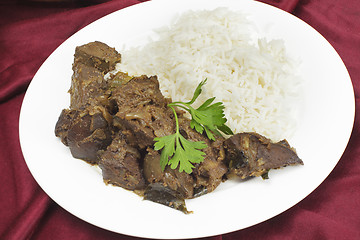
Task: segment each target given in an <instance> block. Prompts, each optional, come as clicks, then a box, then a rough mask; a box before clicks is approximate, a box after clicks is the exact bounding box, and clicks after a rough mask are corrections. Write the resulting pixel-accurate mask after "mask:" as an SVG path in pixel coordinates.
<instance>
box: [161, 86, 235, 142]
mask: <svg viewBox="0 0 360 240" xmlns="http://www.w3.org/2000/svg"><path fill="white" fill-rule="evenodd" d="M206 81H207V79H205V80H204V81H202V82H200V84H199V85H198V86H197V88H196V89H195V92H194V95H193V97H192V99H191V100H190V101H189V102H172V103H169V104H168V106H177V107H181V108H183V109H185V110H186V111H188V112H189V113H190V114H191V117H192V119H191V122H190V126H191V128H193V129H195V130H196V131H197V132H199V133H201V134H202V133H203V132H204V130H205V132H206V135H207V137H208V138H209V139H210V140H215V136H214V134H216V135H219V136H220V135H221V134H220V132H219V130H220V131H221V132H223V133H225V134H226V135H232V134H234V133H233V132H232V131H231V129H230V128H229V127H228V126H226V125H225V123H226V121H227V120H226V118H225V114H224V108H225V106H224V105H223V103H222V102H217V103H214V104H211V103H212V102H213V101H214V100H215V97H212V98H209V99H208V100H206V101H205V102H204V103H203V104H202V105H201V106H200V107H198V108H196V109H195V108H193V107H192V106H191V104H193V103H194V102H195V100H196V99H197V98H198V97H199V95H200V94H201V92H202V89H201V87H202V86H203V85H204V84H205V83H206Z"/></svg>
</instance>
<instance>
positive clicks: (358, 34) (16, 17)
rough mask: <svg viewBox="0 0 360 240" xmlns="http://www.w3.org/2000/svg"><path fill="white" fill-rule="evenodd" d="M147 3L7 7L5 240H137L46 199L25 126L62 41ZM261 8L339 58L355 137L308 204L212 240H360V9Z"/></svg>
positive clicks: (0, 192) (299, 2) (0, 107)
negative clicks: (349, 89)
mask: <svg viewBox="0 0 360 240" xmlns="http://www.w3.org/2000/svg"><path fill="white" fill-rule="evenodd" d="M141 2H142V1H138V0H113V1H106V2H103V3H101V1H92V3H93V5H90V6H89V3H87V4H86V5H87V6H85V4H84V2H83V1H75V0H73V1H67V3H66V4H65V5H61V4H59V3H58V4H54V3H53V4H50V3H43V4H40V3H33V2H32V3H31V1H29V0H28V1H18V2H17V3H13V2H12V1H4V0H2V1H1V0H0V53H1V57H0V126H1V131H0V163H1V168H0V182H1V188H0V239H138V238H135V237H129V236H124V235H121V234H117V233H113V232H110V231H107V230H104V229H100V228H98V227H96V226H93V225H91V224H88V223H86V222H84V221H82V220H80V219H78V218H77V217H75V216H73V215H72V214H70V213H68V212H67V211H65V210H63V209H62V208H61V207H60V206H58V205H57V204H56V203H55V202H53V201H52V200H51V199H50V198H49V197H48V196H47V195H46V194H45V193H44V192H43V191H42V189H41V188H40V187H39V185H38V184H37V183H36V181H35V180H34V178H33V177H32V176H31V174H30V172H29V170H28V168H27V166H26V163H25V161H24V159H23V156H22V153H21V149H20V144H19V137H18V132H19V131H18V127H19V124H18V120H19V119H18V118H19V113H20V108H21V103H22V99H23V97H24V93H25V91H26V88H27V86H28V84H29V83H30V82H31V79H32V77H33V76H34V74H35V73H36V71H37V70H38V68H39V67H40V66H41V64H42V63H43V62H44V61H45V60H46V58H47V57H48V56H49V55H50V54H51V53H52V52H53V51H54V50H55V49H56V48H57V47H58V46H59V45H60V44H61V43H62V42H63V41H65V40H66V39H67V38H68V37H70V36H71V35H72V34H73V33H75V32H76V31H78V30H79V29H81V28H83V27H84V26H86V25H87V24H89V23H91V22H92V21H95V20H96V19H98V18H100V17H102V16H105V15H106V14H108V13H111V12H114V11H116V10H119V9H122V8H124V7H127V6H131V5H133V4H139V3H141ZM261 2H264V3H267V4H270V5H273V6H275V7H278V8H281V9H283V10H285V11H288V12H290V13H291V14H293V15H295V16H297V17H299V18H300V19H302V20H304V21H305V22H307V23H308V24H310V25H311V26H312V27H314V28H315V29H316V30H317V31H319V32H320V33H321V34H322V35H323V36H324V37H325V38H326V39H327V40H328V41H329V42H330V43H331V44H332V45H333V46H334V48H335V49H336V50H337V52H338V53H339V55H340V56H341V57H342V59H343V61H344V63H345V65H346V66H347V68H348V71H349V74H350V76H351V79H352V82H353V85H354V90H355V98H356V99H355V101H356V117H355V124H354V129H353V133H352V136H351V138H350V142H349V144H348V147H347V149H346V151H345V153H344V155H343V156H342V158H341V160H340V161H339V163H338V165H337V166H336V167H335V169H334V171H333V172H332V173H331V174H330V175H329V177H328V178H327V179H326V180H325V181H324V182H323V183H322V184H321V185H320V186H319V187H318V188H317V189H316V190H315V191H314V192H313V193H311V194H310V195H309V196H308V197H307V198H305V199H304V200H303V201H301V202H300V203H298V204H297V205H295V206H294V207H292V208H291V209H289V210H287V211H285V212H284V213H282V214H280V215H279V216H276V217H274V218H272V219H269V220H268V221H265V222H263V223H260V224H257V225H255V226H252V227H249V228H247V229H243V230H240V231H236V232H233V233H229V234H224V235H221V236H213V237H208V238H206V239H207V240H215V239H216V240H220V239H227V240H232V239H277V240H278V239H360V129H359V128H360V119H359V114H360V107H359V103H360V102H359V101H360V100H359V93H360V14H359V13H360V2H359V1H358V0H345V1H337V0H261ZM95 3H96V4H95ZM299 41H301V40H299ZM334 114H336V113H334ZM329 131H331V129H330V130H329ZM309 137H311V136H309ZM238 217H241V216H238ZM218 221H219V224H226V223H225V221H224V219H221V220H218ZM200 224H201V223H200ZM194 231H196V229H194Z"/></svg>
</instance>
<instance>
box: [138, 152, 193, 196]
mask: <svg viewBox="0 0 360 240" xmlns="http://www.w3.org/2000/svg"><path fill="white" fill-rule="evenodd" d="M143 169H144V177H145V179H146V180H147V181H148V182H149V183H161V184H163V185H164V186H167V187H168V188H170V189H172V190H174V191H176V192H178V193H179V194H181V196H182V197H183V198H192V197H193V190H194V180H193V178H192V176H191V175H189V174H187V173H185V172H179V171H178V170H174V169H171V168H170V167H166V168H165V170H164V171H162V170H161V167H160V153H159V152H157V151H154V150H153V149H151V148H149V149H148V154H147V155H146V156H145V158H144V165H143Z"/></svg>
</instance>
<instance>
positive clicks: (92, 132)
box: [55, 110, 111, 164]
mask: <svg viewBox="0 0 360 240" xmlns="http://www.w3.org/2000/svg"><path fill="white" fill-rule="evenodd" d="M55 134H56V136H58V137H61V140H62V142H63V143H64V144H65V145H67V146H69V148H70V151H71V154H72V155H73V157H74V158H79V159H82V160H85V161H87V162H88V163H90V164H96V163H97V162H98V155H97V154H98V151H99V150H102V149H105V148H106V147H107V146H108V145H109V144H110V143H111V126H110V125H109V122H108V121H107V120H106V119H105V117H104V116H103V113H102V112H100V111H99V112H96V113H89V112H88V111H86V110H84V111H76V110H63V111H62V114H61V115H60V117H59V120H58V122H57V124H56V127H55Z"/></svg>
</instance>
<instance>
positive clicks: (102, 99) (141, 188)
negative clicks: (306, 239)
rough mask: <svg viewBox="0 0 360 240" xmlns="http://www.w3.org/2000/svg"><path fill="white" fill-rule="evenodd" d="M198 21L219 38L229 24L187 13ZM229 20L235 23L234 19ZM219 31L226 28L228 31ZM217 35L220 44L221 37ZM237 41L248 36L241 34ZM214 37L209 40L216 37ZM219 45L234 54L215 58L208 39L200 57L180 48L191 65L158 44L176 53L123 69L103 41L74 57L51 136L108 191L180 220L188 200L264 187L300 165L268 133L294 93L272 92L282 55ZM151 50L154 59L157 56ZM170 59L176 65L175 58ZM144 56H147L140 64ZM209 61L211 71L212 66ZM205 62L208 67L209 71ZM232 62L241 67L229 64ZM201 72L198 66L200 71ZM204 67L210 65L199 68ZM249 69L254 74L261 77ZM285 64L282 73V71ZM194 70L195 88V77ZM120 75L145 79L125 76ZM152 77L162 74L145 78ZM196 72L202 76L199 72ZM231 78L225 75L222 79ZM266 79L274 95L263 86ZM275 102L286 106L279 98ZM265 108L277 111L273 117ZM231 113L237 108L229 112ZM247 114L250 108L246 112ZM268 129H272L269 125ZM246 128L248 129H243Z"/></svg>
mask: <svg viewBox="0 0 360 240" xmlns="http://www.w3.org/2000/svg"><path fill="white" fill-rule="evenodd" d="M202 14H207V17H206V16H205V17H206V19H207V22H210V24H211V26H210V25H209V26H207V28H208V29H211V31H212V30H214V29H216V27H215V25H214V21H215V22H216V21H217V22H219V19H222V18H221V17H224V15H226V16H227V17H231V14H229V12H228V11H227V10H224V9H216V10H214V11H211V12H197V13H196V12H191V13H188V15H186V17H185V18H184V19H186V20H189V19H190V20H191V19H192V18H194V15H200V16H201V15H202ZM209 14H210V15H209ZM233 17H235V18H237V17H238V14H235V15H233ZM203 18H204V16H202V17H198V18H195V19H193V21H191V24H190V25H188V26H187V27H185V29H187V30H189V29H190V28H191V27H192V26H195V27H196V25H197V22H196V19H198V20H199V19H203ZM214 18H215V20H214ZM212 20H214V21H212ZM202 21H203V20H202ZM180 22H181V21H180ZM220 22H221V21H220ZM182 24H184V23H183V21H182ZM221 24H225V25H226V26H227V27H228V26H229V25H231V23H230V21H229V22H227V23H224V22H221ZM221 24H220V25H221ZM177 25H179V24H178V23H176V24H175V25H174V26H177ZM180 25H181V24H180ZM185 25H186V23H185ZM202 25H204V23H202ZM205 25H206V24H205ZM205 29H206V26H205ZM220 30H221V28H220ZM229 30H230V32H231V31H232V29H231V28H230V29H228V31H229ZM179 31H180V32H181V33H183V32H184V31H185V30H184V29H180V30H176V27H175V28H173V29H172V30H171V31H168V30H167V31H166V32H168V33H174V32H179ZM216 31H217V32H218V33H219V34H223V35H224V33H222V32H221V31H222V30H221V31H220V32H219V29H217V30H216ZM239 32H241V33H242V34H245V31H239ZM194 33H195V34H197V33H196V31H192V33H185V37H186V36H189V35H191V34H194ZM207 34H208V35H209V33H207ZM228 34H229V32H228ZM160 35H161V34H160ZM210 35H211V37H213V38H214V33H211V34H210ZM233 35H234V34H233ZM176 36H177V37H175V38H176V39H181V40H180V42H181V41H182V40H184V38H183V37H184V36H182V35H181V34H177V35H176ZM221 37H225V38H226V39H225V40H224V39H220V40H217V41H218V44H221V43H224V41H225V42H226V44H228V43H229V41H230V42H231V44H230V45H231V46H232V47H235V49H236V51H237V52H236V51H235V50H234V51H231V50H230V49H229V48H227V47H226V46H224V44H223V45H221V46H218V47H219V48H220V49H221V50H220V49H216V47H215V45H214V43H213V42H211V41H210V40H211V39H210V38H209V37H204V39H203V40H202V41H205V42H208V41H210V45H211V46H213V49H212V50H211V49H210V48H209V49H207V50H206V51H205V53H204V52H201V51H202V50H204V49H206V46H204V47H202V48H201V47H198V46H196V44H199V43H195V42H196V40H192V41H190V42H191V44H190V45H191V46H185V47H186V48H188V50H189V51H192V48H195V49H197V50H196V51H197V53H192V55H193V56H194V55H196V56H197V60H196V61H194V59H192V58H189V57H188V56H185V55H184V53H183V51H182V50H181V49H180V48H183V47H182V46H181V44H180V43H179V42H177V40H176V39H169V36H165V35H162V36H161V37H160V42H161V44H160V45H166V44H169V41H170V42H171V44H174V45H176V46H175V47H174V48H177V49H176V50H173V51H174V52H169V50H167V49H163V50H159V49H161V46H160V45H157V44H158V42H159V41H158V40H157V41H154V42H152V43H151V44H150V45H148V46H147V47H144V48H143V49H133V50H130V51H129V52H125V55H126V58H127V59H126V60H125V61H124V59H123V56H122V55H121V54H120V53H118V52H117V51H116V50H115V49H114V48H111V47H109V46H108V45H107V44H105V43H102V42H99V41H95V42H90V43H87V44H84V45H81V46H78V47H76V49H75V55H74V63H73V75H72V79H71V87H70V90H69V93H70V107H69V108H68V109H63V111H62V112H61V114H60V117H59V119H58V122H57V123H56V127H55V135H56V136H57V137H59V138H60V139H61V141H62V143H63V144H65V145H66V146H68V147H69V148H70V151H71V154H72V156H73V157H74V158H78V159H82V160H84V161H86V162H88V163H90V164H92V165H97V166H99V168H100V169H101V171H102V176H103V180H104V182H105V183H106V184H112V185H115V186H120V187H123V188H125V189H128V190H132V191H134V192H135V193H137V194H139V195H141V196H143V197H144V199H147V200H151V201H154V202H157V203H161V204H164V205H166V206H169V207H172V208H175V209H178V210H181V211H182V212H184V213H189V211H188V210H187V208H186V206H185V201H184V199H191V198H195V197H199V196H201V195H203V194H206V193H209V192H212V191H214V190H215V189H216V188H217V187H218V186H219V184H220V183H221V182H224V181H226V180H228V179H232V178H238V179H244V180H246V179H249V178H253V177H260V176H261V177H263V178H264V179H266V178H268V172H269V171H270V170H271V169H278V168H282V167H285V166H289V165H299V164H301V165H302V164H303V162H302V160H301V159H300V158H299V157H298V155H297V154H296V151H295V149H294V148H292V147H290V145H289V143H288V142H287V141H286V140H279V139H278V138H279V134H278V132H279V128H276V127H274V126H275V125H276V124H275V123H277V124H279V121H277V120H276V119H277V118H279V116H282V115H281V114H280V115H278V116H277V115H276V114H277V113H278V112H279V111H280V110H279V109H281V107H280V106H279V105H281V104H282V102H281V101H284V99H286V98H284V95H286V93H284V91H285V92H286V91H287V90H289V92H291V91H292V90H291V87H288V88H287V86H289V83H284V84H285V86H282V87H281V88H278V85H279V84H280V85H281V83H283V81H284V79H285V81H288V79H287V78H286V74H285V73H284V72H286V68H287V67H288V65H287V63H286V58H285V55H284V53H283V52H282V51H278V50H274V49H278V48H276V47H275V45H276V44H278V43H276V44H275V45H274V43H271V44H268V43H267V42H266V41H265V40H263V42H262V43H260V42H259V48H258V50H255V49H254V48H252V47H250V45H248V43H247V41H238V42H236V41H233V40H232V37H234V36H221ZM237 37H238V36H235V38H237ZM195 38H196V37H195ZM215 38H216V37H215ZM264 41H265V42H264ZM185 42H188V40H185ZM165 43H166V44H165ZM187 44H188V43H187ZM226 44H225V45H226ZM205 45H206V43H205ZM210 45H209V46H210ZM202 46H203V45H202ZM167 48H169V49H170V47H168V46H167ZM154 49H157V51H160V53H157V54H156V51H154ZM259 49H260V50H259ZM217 51H222V52H217ZM224 51H225V52H224ZM271 51H272V52H271ZM176 52H177V53H179V56H175V55H176V54H175V53H176ZM240 52H241V53H242V54H244V55H249V56H251V57H250V61H249V62H250V63H246V61H247V60H246V59H244V58H245V57H242V60H241V59H240V58H241V57H239V56H236V55H237V54H240ZM270 52H271V53H270ZM140 53H142V54H144V57H143V60H141V59H140V58H141V57H139V56H140V55H139V54H140ZM274 53H275V54H274ZM155 54H156V55H155ZM229 54H230V55H231V54H233V56H232V58H231V59H230V60H231V61H230V63H229V62H227V64H225V65H224V66H223V65H221V64H222V62H224V61H225V62H226V61H227V60H226V59H228V58H230V57H231V56H230V55H229ZM146 55H147V57H146ZM275 55H276V57H274V56H275ZM132 56H137V58H138V59H139V61H137V62H136V64H135V65H131V63H130V62H131V61H132V60H134V57H132ZM149 56H150V57H149ZM164 56H165V57H166V56H167V57H168V58H169V59H168V61H167V62H166V61H165V62H164V61H163V59H164ZM213 56H215V59H216V61H218V62H217V63H216V62H214V61H215V60H214V59H210V58H211V57H213ZM216 56H217V57H216ZM161 58H163V59H161ZM171 58H174V59H180V60H176V61H175V60H173V59H171ZM272 58H277V59H278V61H275V60H274V59H272ZM144 59H145V60H144ZM209 59H210V60H211V61H212V62H211V63H208V62H207V61H208V60H209ZM134 61H135V60H134ZM181 61H182V62H181ZM234 61H235V62H236V61H240V62H241V64H242V65H241V64H240V65H241V66H240V65H238V64H239V63H237V64H232V62H234ZM266 61H268V62H271V64H273V65H271V64H270V65H269V63H268V62H266ZM139 62H140V65H141V66H139V65H138V64H139ZM197 62H201V64H202V66H197V65H196V63H197ZM252 62H254V63H252ZM274 62H275V63H274ZM189 64H190V65H189ZM209 64H210V65H211V64H213V65H212V66H210V68H208V66H204V65H209ZM249 64H250V65H249ZM251 64H255V65H260V69H262V70H260V71H259V70H258V69H259V68H254V67H253V66H252V65H251ZM281 64H283V65H284V66H287V67H285V70H284V69H283V68H282V67H281V66H280V65H281ZM190 66H191V67H192V68H193V69H192V71H193V72H197V74H198V75H199V76H200V77H201V78H202V79H201V80H196V79H198V78H199V76H193V75H191V74H192V73H190V71H191V70H189V69H188V68H189V67H190ZM126 67H128V68H129V69H137V68H138V69H140V70H136V71H141V69H142V70H143V71H144V72H143V74H142V73H141V74H137V73H136V72H135V70H131V71H130V70H129V71H126V70H124V68H126ZM154 67H155V68H157V72H158V74H152V73H151V71H153V70H151V69H153V68H154ZM244 68H246V69H244ZM269 68H270V70H269ZM202 69H206V71H205V72H201V70H202ZM214 69H215V70H214ZM229 70H230V71H229ZM216 71H217V72H216ZM227 71H229V72H230V74H227V73H225V72H227ZM239 71H240V72H242V73H245V76H246V81H245V83H241V82H244V76H243V75H244V74H242V76H240V75H241V74H240V75H239ZM199 72H200V73H199ZM261 72H262V73H263V75H261ZM225 77H227V78H229V79H227V80H226V79H224V78H225ZM237 78H240V79H237ZM269 78H270V79H271V81H272V82H273V85H271V84H269V83H268V81H270V80H269ZM171 80H172V81H173V82H171ZM254 81H255V82H256V83H254ZM237 83H239V84H240V85H239V84H237ZM225 85H227V86H225ZM290 85H291V84H290ZM259 86H260V87H259ZM174 87H175V88H174ZM208 87H209V88H208ZM242 89H245V90H248V91H250V93H245V92H246V91H245V92H242ZM254 89H255V91H254ZM222 92H225V93H222ZM241 93H243V95H246V96H245V98H244V96H242V95H239V94H241ZM179 94H180V95H179ZM219 94H220V95H219ZM279 94H280V95H281V94H282V98H277V97H276V95H279ZM215 95H216V96H215ZM181 98H182V99H181ZM219 99H220V100H221V101H218V100H219ZM270 100H271V101H272V104H275V106H271V107H269V103H268V101H270ZM232 105H236V106H235V108H234V107H232ZM238 105H243V106H238ZM252 105H255V108H251V106H252ZM229 109H230V112H229V111H227V110H229ZM274 109H275V110H274ZM259 114H264V116H265V119H263V118H261V117H260V120H261V119H263V120H264V121H263V125H264V126H263V125H261V122H259V119H257V118H258V117H257V116H259ZM274 114H275V116H274ZM242 115H244V116H242ZM249 116H250V117H249ZM227 118H228V119H227ZM267 119H270V122H266V120H267ZM274 119H275V120H274ZM239 121H240V123H239ZM242 121H244V122H247V123H246V124H245V125H243V123H242ZM280 122H281V121H280ZM250 125H251V126H250ZM244 126H245V127H244ZM246 126H250V128H246ZM269 128H270V130H269ZM273 128H275V130H274V129H273ZM247 129H250V131H248V130H247ZM265 134H267V135H266V137H265ZM270 139H272V140H270ZM274 139H276V140H274Z"/></svg>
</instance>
